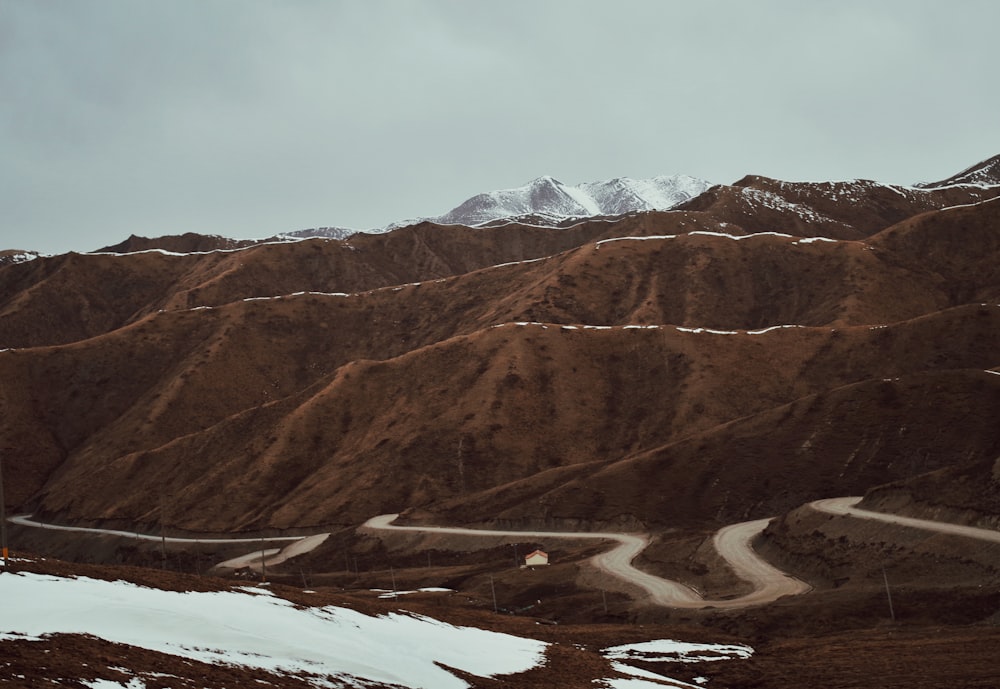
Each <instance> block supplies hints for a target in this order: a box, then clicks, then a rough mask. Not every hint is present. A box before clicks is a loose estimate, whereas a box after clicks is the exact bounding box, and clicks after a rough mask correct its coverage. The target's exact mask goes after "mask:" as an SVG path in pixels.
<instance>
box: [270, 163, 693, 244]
mask: <svg viewBox="0 0 1000 689" xmlns="http://www.w3.org/2000/svg"><path fill="white" fill-rule="evenodd" d="M710 186H712V185H711V184H710V183H709V182H706V181H705V180H702V179H697V178H695V177H690V176H688V175H661V176H659V177H653V178H651V179H631V178H629V177H617V178H615V179H611V180H606V181H602V182H584V183H583V184H577V185H575V186H571V185H568V184H563V183H562V182H560V181H559V180H557V179H554V178H552V177H548V176H545V177H539V178H538V179H535V180H532V181H531V182H528V183H527V184H525V185H524V186H521V187H516V188H514V189H500V190H498V191H489V192H486V193H484V194H477V195H476V196H473V197H472V198H471V199H468V200H467V201H465V202H463V203H461V204H460V205H458V206H456V207H455V208H453V209H451V210H450V211H448V212H447V213H445V214H444V215H439V216H436V217H432V218H417V219H413V220H406V221H402V222H396V223H392V224H391V225H388V226H387V227H384V228H382V229H380V230H367V231H368V232H388V231H389V230H394V229H396V228H398V227H404V226H406V225H414V224H416V223H419V222H423V221H430V222H434V223H438V224H440V225H467V226H470V227H477V226H481V225H491V224H497V223H502V222H515V221H518V220H523V221H526V222H530V223H532V224H539V225H545V226H553V227H558V226H560V225H565V224H566V223H568V222H573V221H579V220H585V219H587V218H594V217H601V216H618V215H624V214H626V213H634V212H637V211H650V210H667V209H670V208H673V207H674V206H676V205H678V204H680V203H684V202H685V201H688V200H689V199H692V198H694V197H695V196H698V195H699V194H701V193H702V192H703V191H705V190H706V189H708V188H709V187H710ZM355 232H357V230H349V229H346V228H342V227H320V228H315V229H310V230H299V231H298V232H289V233H288V234H287V235H286V236H288V237H295V238H305V237H330V238H334V239H343V238H345V237H348V236H350V235H351V234H354V233H355Z"/></svg>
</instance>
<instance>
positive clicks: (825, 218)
mask: <svg viewBox="0 0 1000 689" xmlns="http://www.w3.org/2000/svg"><path fill="white" fill-rule="evenodd" d="M997 195H1000V186H993V187H980V186H970V185H959V186H942V187H936V188H926V189H925V188H917V187H899V186H893V185H885V184H879V183H878V182H872V181H869V180H852V181H847V182H785V181H781V180H776V179H771V178H769V177H761V176H759V175H749V176H747V177H744V178H743V179H741V180H739V181H737V182H735V183H734V184H733V185H732V186H726V185H720V186H716V187H713V188H711V189H709V190H708V191H707V192H705V193H704V194H702V195H701V196H698V197H696V198H694V199H692V200H691V201H688V202H686V203H684V204H682V205H680V206H678V207H677V209H678V210H689V211H700V212H704V213H708V214H710V215H711V216H712V217H714V218H716V219H717V220H719V221H723V222H727V223H733V224H735V225H737V226H739V227H742V228H743V229H744V230H746V231H747V232H785V233H788V234H793V235H796V236H802V237H814V236H823V237H830V238H832V239H847V240H851V239H862V238H864V237H869V236H871V235H873V234H875V233H877V232H880V231H881V230H884V229H885V228H887V227H889V226H891V225H895V224H896V223H898V222H901V221H903V220H905V219H906V218H909V217H912V216H914V215H918V214H920V213H924V212H927V211H931V210H938V209H942V208H946V207H950V206H956V205H959V204H967V203H976V202H979V201H984V200H987V199H990V198H994V197H995V196H997Z"/></svg>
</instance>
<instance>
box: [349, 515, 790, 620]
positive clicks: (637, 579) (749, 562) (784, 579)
mask: <svg viewBox="0 0 1000 689" xmlns="http://www.w3.org/2000/svg"><path fill="white" fill-rule="evenodd" d="M398 516H399V515H396V514H383V515H380V516H378V517H373V518H372V519H369V520H368V521H367V522H365V523H364V525H363V528H369V529H388V530H393V531H410V532H418V533H443V534H457V535H463V536H494V537H496V536H500V537H511V536H513V537H517V538H522V537H525V536H527V537H531V538H565V539H574V540H583V539H586V540H600V541H617V542H618V545H617V546H616V547H614V548H612V549H611V550H608V551H607V552H604V553H601V554H600V555H595V556H594V557H593V558H592V559H591V562H592V563H593V564H594V565H595V566H596V567H597V568H599V569H600V570H602V571H604V572H607V573H608V574H610V575H612V576H614V577H617V578H619V579H621V580H623V581H625V582H627V583H629V584H632V585H635V586H638V587H639V588H641V589H642V590H643V591H645V592H646V594H647V595H648V596H649V598H650V601H651V602H652V603H655V604H656V605H660V606H663V607H669V608H689V609H698V608H710V607H714V608H739V607H747V606H751V605H762V604H764V603H770V602H772V601H775V600H777V599H778V598H781V597H782V596H791V595H796V594H799V593H805V592H806V591H808V590H809V588H810V587H809V585H808V584H806V583H805V582H803V581H799V580H798V579H795V578H794V577H792V576H789V575H787V574H785V573H784V572H782V571H780V570H778V569H775V568H774V567H772V566H771V565H769V564H768V563H767V562H765V561H764V560H762V559H760V557H759V556H758V555H757V554H756V553H755V552H754V550H753V548H752V547H751V545H750V543H751V542H752V541H753V539H754V537H755V536H757V534H759V533H760V532H761V531H763V530H764V528H765V527H766V526H767V524H768V522H770V521H771V520H770V519H759V520H757V521H752V522H744V523H741V524H733V525H730V526H727V527H725V528H723V529H721V530H720V531H719V532H718V533H716V534H715V537H714V544H715V547H716V550H718V552H719V555H721V556H722V557H723V559H725V560H726V562H727V563H729V565H730V566H731V567H732V568H733V571H734V572H735V573H736V575H737V576H739V577H740V578H741V579H745V580H746V581H748V582H750V583H751V584H753V586H754V590H753V591H752V592H750V593H748V594H747V595H745V596H740V597H738V598H729V599H724V600H709V599H705V598H702V596H701V595H700V594H699V593H698V592H697V591H695V590H694V589H692V588H690V587H688V586H685V585H684V584H682V583H680V582H678V581H673V580H671V579H663V578H661V577H658V576H655V575H653V574H649V573H648V572H643V571H641V570H639V569H636V568H635V567H633V566H632V560H634V559H635V557H636V555H638V554H639V553H641V552H642V551H643V549H644V548H645V547H646V546H647V545H648V544H649V537H648V536H645V535H639V534H620V533H569V532H563V531H495V530H491V529H466V528H460V527H447V526H393V525H392V522H393V521H394V520H395V519H396V517H398Z"/></svg>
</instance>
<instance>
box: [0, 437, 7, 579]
mask: <svg viewBox="0 0 1000 689" xmlns="http://www.w3.org/2000/svg"><path fill="white" fill-rule="evenodd" d="M0 549H2V552H3V568H4V571H6V570H7V565H8V563H7V500H6V497H5V495H4V490H3V450H2V449H0Z"/></svg>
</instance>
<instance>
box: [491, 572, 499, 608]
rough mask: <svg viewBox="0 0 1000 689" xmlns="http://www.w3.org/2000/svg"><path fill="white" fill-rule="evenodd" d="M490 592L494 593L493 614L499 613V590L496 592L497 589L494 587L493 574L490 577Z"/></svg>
mask: <svg viewBox="0 0 1000 689" xmlns="http://www.w3.org/2000/svg"><path fill="white" fill-rule="evenodd" d="M490 591H492V592H493V612H494V613H495V612H497V590H496V587H495V586H493V575H492V574H491V575H490Z"/></svg>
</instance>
